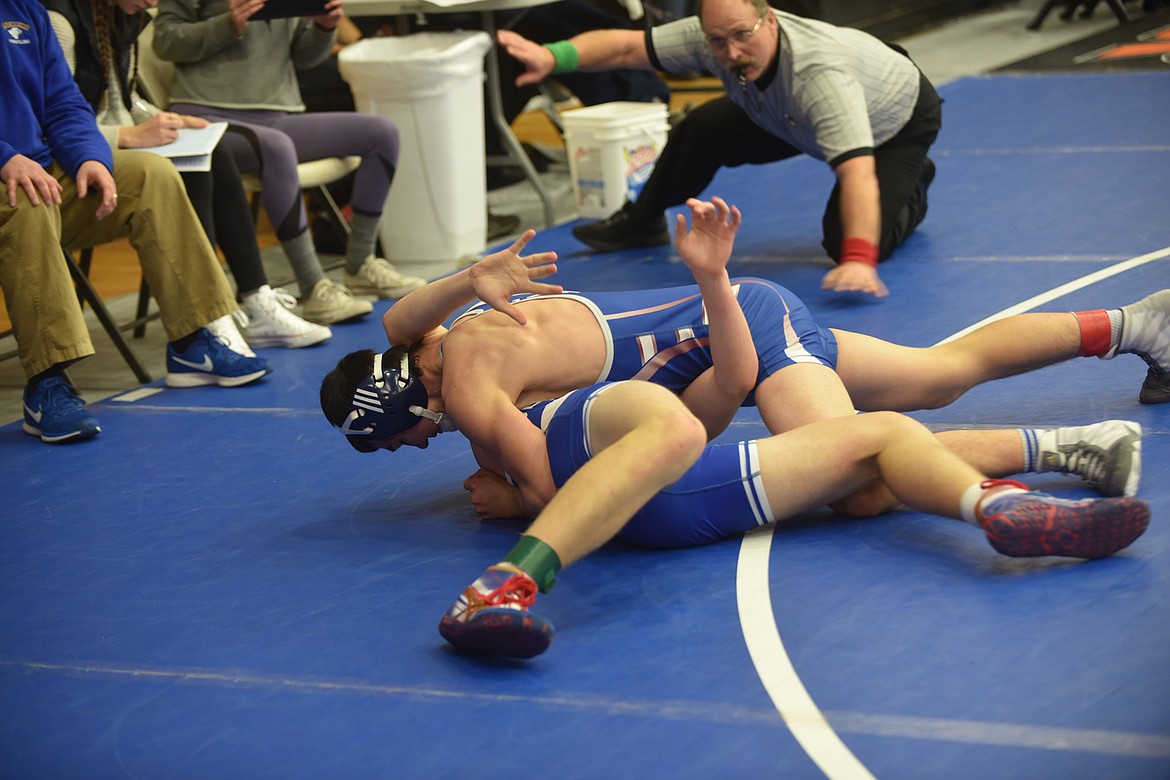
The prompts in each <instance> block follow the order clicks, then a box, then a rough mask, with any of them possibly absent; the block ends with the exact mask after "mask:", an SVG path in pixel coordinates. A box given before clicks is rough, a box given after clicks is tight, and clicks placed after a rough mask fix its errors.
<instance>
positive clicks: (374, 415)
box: [338, 351, 445, 452]
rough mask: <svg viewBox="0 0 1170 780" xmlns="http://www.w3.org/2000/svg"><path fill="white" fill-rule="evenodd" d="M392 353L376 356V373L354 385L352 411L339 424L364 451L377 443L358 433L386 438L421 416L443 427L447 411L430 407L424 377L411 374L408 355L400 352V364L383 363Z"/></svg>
mask: <svg viewBox="0 0 1170 780" xmlns="http://www.w3.org/2000/svg"><path fill="white" fill-rule="evenodd" d="M389 354H390V351H387V352H384V353H382V354H381V355H375V356H374V370H373V373H371V374H370V375H369V376H368V377H366V378H365V379H363V380H362V381H361V382H359V383H358V386H357V387H356V388H355V389H354V393H353V399H352V400H351V401H350V407H351V408H350V412H349V414H348V415H347V416H346V418H345V419H344V420H343V421H342V423H341V425H339V426H338V428H339V429H340V430H341V432H342V433H344V434H345V435H346V436H347V437H349V440H350V443H351V444H353V445H354V447H355V448H357V449H359V450H361V451H363V452H373V451H374V450H376V449H377V447H375V446H373V445H366V444H365V442H363V441H362V440H361V439H360V438H355V437H362V436H372V437H375V438H378V439H385V438H387V437H390V436H393V435H394V434H396V433H402V432H403V431H405V430H406V429H407V428H409V427H410V426H412V425H414V424H415V423H417V422H418V421H419V418H420V417H426V418H427V419H430V420H434V421H435V422H436V423H439V424H440V427H442V424H443V418H444V416H445V415H443V414H441V413H439V412H432V411H431V410H430V409H427V390H426V388H425V387H423V383H422V381H420V380H419V379H416V378H415V377H412V376H411V375H410V358H409V355H407V353H405V352H403V353H401V356H402V359H401V361H400V362H399V364H398V365H397V366H384V365H383V364H382V363H383V359H384V358H386V357H387V356H388V355H389Z"/></svg>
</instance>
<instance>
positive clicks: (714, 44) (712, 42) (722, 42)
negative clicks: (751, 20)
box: [707, 16, 764, 51]
mask: <svg viewBox="0 0 1170 780" xmlns="http://www.w3.org/2000/svg"><path fill="white" fill-rule="evenodd" d="M763 23H764V17H763V16H761V17H760V18H758V19H756V23H755V24H754V25H752V29H750V30H735V31H734V32H732V33H730V34H728V36H727V37H726V38H721V37H719V36H718V35H708V36H707V45H708V46H710V47H711V50H712V51H723V50H724V49H726V48H727V46H728V44H729V43H734V44H735V45H736V46H746V45H747V43H748V41H750V40H751V39H752V36H753V35H755V34H756V33H757V32H759V31H760V25H762V24H763Z"/></svg>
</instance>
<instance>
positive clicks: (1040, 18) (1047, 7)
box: [1028, 0, 1065, 30]
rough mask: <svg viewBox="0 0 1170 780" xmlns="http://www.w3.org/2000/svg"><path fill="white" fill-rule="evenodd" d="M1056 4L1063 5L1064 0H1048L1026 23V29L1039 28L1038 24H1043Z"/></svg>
mask: <svg viewBox="0 0 1170 780" xmlns="http://www.w3.org/2000/svg"><path fill="white" fill-rule="evenodd" d="M1058 5H1065V0H1048V2H1046V3H1045V4H1044V7H1043V8H1041V9H1040V11H1039V13H1037V14H1036V16H1035V17H1033V18H1032V21H1031V22H1029V23H1028V29H1029V30H1039V29H1040V25H1042V24H1044V20H1045V19H1046V18H1047V17H1048V14H1050V13H1052V11H1053V10H1054V9H1055V8H1056V6H1058Z"/></svg>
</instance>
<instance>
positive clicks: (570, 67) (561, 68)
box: [544, 41, 578, 73]
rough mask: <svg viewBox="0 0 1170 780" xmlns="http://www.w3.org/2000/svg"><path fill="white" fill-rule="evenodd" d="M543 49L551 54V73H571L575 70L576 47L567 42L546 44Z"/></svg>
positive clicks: (576, 59)
mask: <svg viewBox="0 0 1170 780" xmlns="http://www.w3.org/2000/svg"><path fill="white" fill-rule="evenodd" d="M544 48H546V49H548V50H549V51H551V52H552V56H553V69H552V72H553V73H572V72H573V71H575V70H576V69H577V61H578V55H577V47H576V46H574V45H573V44H571V43H569V42H568V41H557V42H556V43H546V44H544Z"/></svg>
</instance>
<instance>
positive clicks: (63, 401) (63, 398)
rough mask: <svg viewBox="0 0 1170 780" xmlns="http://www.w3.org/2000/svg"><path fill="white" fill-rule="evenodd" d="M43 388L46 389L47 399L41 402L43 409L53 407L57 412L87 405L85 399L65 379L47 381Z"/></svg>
mask: <svg viewBox="0 0 1170 780" xmlns="http://www.w3.org/2000/svg"><path fill="white" fill-rule="evenodd" d="M41 388H42V389H43V390H44V391H45V400H44V401H43V402H42V404H41V410H42V411H43V410H46V409H52V411H53V412H54V413H57V412H62V411H69V410H72V409H76V408H77V407H79V406H85V401H84V400H83V399H82V398H81V396H79V395H78V394H77V392H76V391H75V390H74V389H73V388H72V387H70V385H69V384H68V383H67V382H65V381H58V382H52V381H49V382H45V384H43V385H41Z"/></svg>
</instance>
